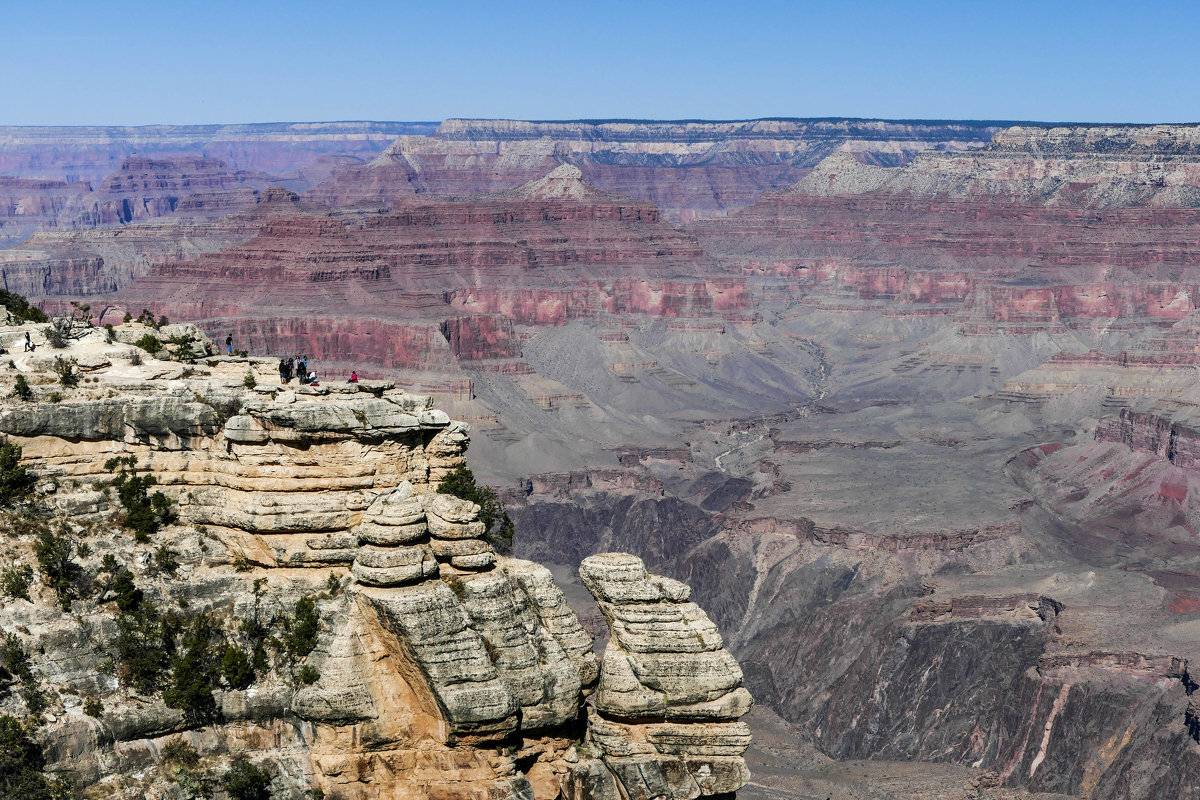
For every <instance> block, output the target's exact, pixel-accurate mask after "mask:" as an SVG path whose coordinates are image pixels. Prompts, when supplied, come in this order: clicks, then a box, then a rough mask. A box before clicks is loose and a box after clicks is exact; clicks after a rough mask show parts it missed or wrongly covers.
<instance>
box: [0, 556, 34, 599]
mask: <svg viewBox="0 0 1200 800" xmlns="http://www.w3.org/2000/svg"><path fill="white" fill-rule="evenodd" d="M32 581H33V568H32V567H30V566H29V565H28V564H19V565H17V566H15V567H9V568H8V569H6V570H4V572H3V574H2V575H0V589H3V590H4V594H5V595H7V596H8V597H13V598H16V597H19V598H21V599H22V600H28V599H29V584H30V583H31V582H32Z"/></svg>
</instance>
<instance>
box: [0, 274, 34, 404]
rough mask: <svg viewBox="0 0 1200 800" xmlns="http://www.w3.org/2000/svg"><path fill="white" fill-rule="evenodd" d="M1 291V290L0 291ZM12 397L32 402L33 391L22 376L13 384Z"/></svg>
mask: <svg viewBox="0 0 1200 800" xmlns="http://www.w3.org/2000/svg"><path fill="white" fill-rule="evenodd" d="M0 291H3V289H0ZM12 396H13V397H15V398H17V399H18V400H32V399H33V389H31V388H29V381H27V380H25V376H24V375H18V376H17V380H16V381H15V382H14V383H13V393H12Z"/></svg>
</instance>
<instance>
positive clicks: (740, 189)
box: [313, 119, 999, 222]
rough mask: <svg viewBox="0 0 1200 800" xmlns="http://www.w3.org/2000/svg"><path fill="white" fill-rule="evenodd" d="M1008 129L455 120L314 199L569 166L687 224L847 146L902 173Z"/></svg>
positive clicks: (473, 184) (857, 123) (404, 141)
mask: <svg viewBox="0 0 1200 800" xmlns="http://www.w3.org/2000/svg"><path fill="white" fill-rule="evenodd" d="M998 127H999V126H998V124H996V123H990V122H950V123H941V122H915V123H906V122H889V121H885V120H839V119H814V120H804V119H760V120H744V121H736V122H705V121H690V122H667V121H629V120H612V121H583V120H577V121H563V122H526V121H520V120H486V119H450V120H446V121H445V122H443V123H442V124H441V125H440V126H438V128H437V130H436V131H434V132H433V133H432V134H431V135H428V136H402V137H401V138H399V139H398V140H396V141H395V142H394V143H393V144H392V145H391V147H389V148H388V149H387V150H386V151H384V152H383V153H381V154H380V155H379V156H378V157H377V158H375V159H374V160H373V161H371V162H370V163H368V164H365V165H352V166H348V167H347V168H345V169H343V170H340V171H337V172H335V173H334V176H333V179H332V180H331V181H330V182H329V183H328V184H326V185H323V186H320V187H318V188H317V189H315V190H314V193H313V196H314V197H317V198H320V199H322V200H323V201H325V202H329V203H333V204H337V205H350V204H361V205H367V206H372V205H374V206H378V205H387V204H388V203H390V202H394V201H395V200H396V199H397V198H401V197H405V196H408V195H412V194H483V193H489V192H498V191H502V190H505V189H510V188H512V187H514V186H517V185H518V184H520V183H522V182H524V181H528V180H532V179H535V178H537V177H539V176H540V175H543V174H545V173H546V172H548V171H550V170H551V169H553V168H555V167H556V166H558V165H559V164H562V163H569V164H573V165H574V166H576V167H578V168H579V169H580V170H582V172H583V175H584V176H585V177H586V178H587V180H588V181H589V182H591V183H594V184H595V185H596V186H598V187H601V188H602V189H604V190H605V191H609V192H616V193H620V194H623V195H630V196H633V197H638V198H641V199H643V200H647V201H649V202H652V203H654V204H655V205H657V206H658V207H659V208H661V209H662V211H663V213H664V215H666V216H667V217H668V218H670V219H673V220H676V221H684V222H687V221H690V220H693V219H696V218H703V217H713V216H722V215H724V214H727V213H729V212H731V211H733V210H736V209H739V208H742V207H744V206H746V205H749V204H750V203H751V202H753V200H754V198H755V197H756V196H757V195H758V194H760V193H761V192H763V191H766V190H771V189H780V188H783V187H785V186H787V185H788V184H790V183H792V182H793V181H795V180H797V179H798V178H800V177H801V176H803V175H804V174H805V173H806V172H807V171H808V170H809V169H811V167H812V166H813V165H815V164H816V163H817V162H818V161H820V160H821V159H822V158H824V157H825V156H826V155H828V154H829V153H831V152H833V151H835V150H837V149H839V148H845V149H847V150H849V151H851V152H854V153H857V154H859V156H860V157H861V158H863V159H864V160H866V161H870V162H871V163H877V164H886V165H891V166H895V165H898V164H903V163H906V162H907V161H908V160H910V159H911V158H912V157H913V156H914V155H915V154H917V153H920V152H922V151H924V150H928V149H932V148H939V149H944V150H959V149H963V148H969V147H978V146H980V145H982V144H984V143H985V142H986V141H987V139H988V137H990V136H991V134H992V133H993V132H995V131H996V130H997V129H998Z"/></svg>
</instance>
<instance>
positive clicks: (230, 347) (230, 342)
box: [225, 333, 233, 355]
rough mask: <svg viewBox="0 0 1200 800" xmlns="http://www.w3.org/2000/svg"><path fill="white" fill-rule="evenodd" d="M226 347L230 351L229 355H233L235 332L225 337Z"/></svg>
mask: <svg viewBox="0 0 1200 800" xmlns="http://www.w3.org/2000/svg"><path fill="white" fill-rule="evenodd" d="M225 349H226V350H227V351H228V354H229V355H233V334H232V333H231V334H229V335H228V336H226V337H225Z"/></svg>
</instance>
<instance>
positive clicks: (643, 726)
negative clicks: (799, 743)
mask: <svg viewBox="0 0 1200 800" xmlns="http://www.w3.org/2000/svg"><path fill="white" fill-rule="evenodd" d="M579 574H580V577H581V578H582V579H583V583H584V585H585V586H586V587H587V588H588V591H589V592H591V593H592V596H593V597H595V598H596V602H597V603H598V604H599V606H600V611H601V613H602V614H604V619H605V621H606V622H607V623H608V626H609V630H610V632H611V635H612V638H611V639H610V640H609V643H608V647H607V648H605V651H604V660H603V662H602V663H601V665H600V680H599V683H598V684H597V686H596V695H595V704H594V707H593V708H592V709H590V710H589V712H588V713H589V725H588V741H589V742H590V743H592V744H593V745H594V746H595V747H596V748H597V749H598V750H599V751H600V752H601V753H602V754H603V761H604V765H605V766H606V767H607V768H608V770H609V771H610V772H611V773H612V774H613V776H615V779H616V783H618V784H619V785H620V791H619V793H617V792H614V793H612V795H611V796H613V797H614V798H615V797H639V798H654V797H662V798H671V799H672V800H674V799H675V798H692V797H700V796H717V797H725V796H732V795H733V793H734V792H736V791H737V790H738V789H740V788H741V786H742V784H744V783H745V782H746V779H747V778H748V777H749V774H748V773H747V771H746V764H745V762H744V761H743V760H742V753H743V752H745V750H746V748H747V747H748V746H749V744H750V729H749V728H748V727H747V726H746V725H745V723H741V722H738V721H737V719H738V718H739V717H741V716H742V715H743V714H745V713H746V712H747V711H749V710H750V705H751V699H750V693H749V692H747V691H746V690H745V689H743V688H742V686H741V684H742V670H741V668H740V667H739V666H738V663H737V661H735V660H734V658H733V656H731V655H730V654H729V651H728V650H726V649H725V648H724V646H723V642H722V640H721V635H720V633H718V632H717V628H716V626H715V625H713V624H712V622H710V621H709V619H708V616H707V615H706V614H705V613H704V611H703V610H701V609H700V607H699V606H697V605H696V604H695V603H692V602H689V597H690V596H691V590H690V589H689V588H688V586H687V585H686V584H683V583H680V582H679V581H675V580H671V579H670V578H664V577H661V576H658V575H648V574H647V573H646V567H645V565H644V564H643V563H642V561H641V559H639V558H637V557H636V556H631V555H626V554H623V553H605V554H603V555H595V556H591V557H589V558H586V559H584V561H583V563H582V564H581V565H580V567H579ZM573 778H574V780H575V781H577V782H578V783H585V784H591V783H594V782H595V781H596V777H595V773H594V771H592V770H590V769H589V770H588V771H587V772H586V773H585V772H583V770H582V769H580V768H576V769H575V770H573ZM578 783H577V784H576V785H578Z"/></svg>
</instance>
